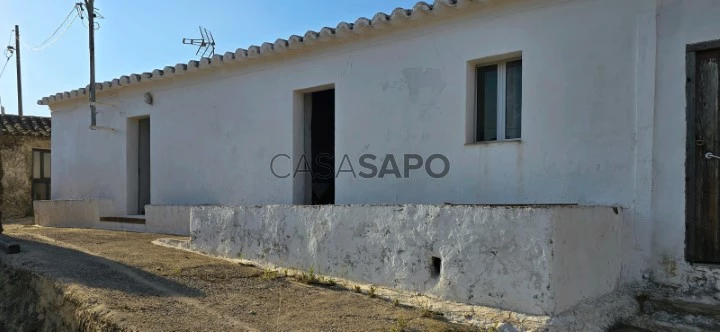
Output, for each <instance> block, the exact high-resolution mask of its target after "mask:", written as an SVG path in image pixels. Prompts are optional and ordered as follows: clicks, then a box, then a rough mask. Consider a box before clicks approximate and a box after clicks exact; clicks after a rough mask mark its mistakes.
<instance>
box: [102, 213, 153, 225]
mask: <svg viewBox="0 0 720 332" xmlns="http://www.w3.org/2000/svg"><path fill="white" fill-rule="evenodd" d="M100 221H104V222H121V223H126V224H145V216H144V215H127V216H109V217H100Z"/></svg>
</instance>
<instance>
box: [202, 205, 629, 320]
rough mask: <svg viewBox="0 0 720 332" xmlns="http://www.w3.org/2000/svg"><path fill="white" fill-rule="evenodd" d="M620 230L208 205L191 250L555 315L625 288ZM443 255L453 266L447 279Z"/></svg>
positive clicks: (440, 211) (436, 214)
mask: <svg viewBox="0 0 720 332" xmlns="http://www.w3.org/2000/svg"><path fill="white" fill-rule="evenodd" d="M621 226H622V215H621V211H619V210H617V209H613V208H610V207H576V206H534V207H489V206H440V205H396V206H368V205H335V206H291V205H265V206H240V207H224V206H198V207H193V208H192V210H191V223H190V233H191V238H192V240H191V243H190V246H191V247H192V248H193V249H195V250H198V251H201V252H205V253H208V254H211V255H217V256H223V257H231V258H239V257H242V258H244V259H250V260H256V261H260V262H264V263H270V264H274V265H278V266H284V267H289V268H297V269H303V270H308V269H310V268H313V269H314V271H316V273H321V274H325V275H331V276H336V277H341V278H346V279H349V280H356V281H358V282H366V283H374V284H377V285H384V286H389V287H395V288H398V289H403V290H409V291H418V292H424V293H429V294H433V295H436V296H439V297H441V298H445V299H448V300H453V301H459V302H465V303H470V304H476V305H486V306H492V307H498V308H502V309H508V310H514V311H518V312H524V313H530V314H546V315H551V314H557V313H560V312H562V311H564V310H566V309H569V308H571V307H572V306H573V305H575V304H577V303H578V302H579V301H582V300H584V299H590V298H594V297H597V296H600V295H602V294H605V293H608V292H610V291H612V290H614V289H615V288H616V286H617V283H618V278H619V275H620V267H621V252H620V248H621V243H620V234H621ZM432 257H437V258H440V259H441V262H442V263H441V272H440V274H439V275H438V276H434V275H433V272H432Z"/></svg>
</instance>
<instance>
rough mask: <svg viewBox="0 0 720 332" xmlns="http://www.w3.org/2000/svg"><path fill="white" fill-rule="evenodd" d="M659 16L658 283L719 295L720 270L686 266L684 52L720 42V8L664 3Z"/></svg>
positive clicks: (673, 0) (700, 0) (705, 2)
mask: <svg viewBox="0 0 720 332" xmlns="http://www.w3.org/2000/svg"><path fill="white" fill-rule="evenodd" d="M661 5H662V6H661V7H660V9H659V11H658V40H657V78H656V87H657V90H656V97H655V105H656V106H655V122H654V126H655V129H654V132H655V135H654V148H653V157H654V163H655V167H654V169H653V187H652V212H653V222H654V232H653V255H654V257H653V263H654V264H653V265H654V266H655V267H656V269H655V278H656V279H658V280H660V281H663V282H670V283H677V284H681V285H685V286H686V287H687V286H701V287H709V288H711V289H715V291H720V270H717V269H716V270H714V271H713V270H712V269H708V268H702V267H701V268H699V269H696V268H693V267H691V266H690V265H689V264H687V263H686V262H685V259H684V257H685V139H686V136H685V135H686V121H685V120H686V114H685V109H686V97H685V80H686V73H685V47H686V45H687V44H694V43H699V42H704V41H709V40H716V39H720V20H718V17H719V15H720V2H719V1H714V0H686V1H680V0H662V1H661Z"/></svg>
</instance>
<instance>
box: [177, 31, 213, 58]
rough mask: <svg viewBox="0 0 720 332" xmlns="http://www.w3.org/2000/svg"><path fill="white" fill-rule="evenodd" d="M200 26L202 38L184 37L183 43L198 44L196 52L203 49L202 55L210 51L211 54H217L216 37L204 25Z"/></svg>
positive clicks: (198, 52)
mask: <svg viewBox="0 0 720 332" xmlns="http://www.w3.org/2000/svg"><path fill="white" fill-rule="evenodd" d="M198 28H200V37H201V38H199V39H198V38H183V44H187V45H196V46H198V50H197V52H195V55H198V54H200V51H202V55H201V56H200V57H205V55H206V54H207V53H208V51H209V52H210V56H213V55H215V38H213V35H212V32H210V31H208V29H205V28H203V27H198Z"/></svg>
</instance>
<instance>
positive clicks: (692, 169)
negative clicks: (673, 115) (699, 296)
mask: <svg viewBox="0 0 720 332" xmlns="http://www.w3.org/2000/svg"><path fill="white" fill-rule="evenodd" d="M687 69H688V81H687V84H688V88H687V97H688V119H687V120H688V149H687V152H688V156H687V158H688V159H687V163H686V167H687V180H688V183H687V184H688V186H687V188H686V194H687V196H688V197H687V198H688V199H687V208H686V211H687V220H686V222H687V232H686V258H687V260H688V261H690V262H694V263H720V112H719V109H718V106H720V105H719V103H718V99H720V98H719V97H720V75H719V73H720V49H719V48H715V49H706V48H700V49H698V50H690V49H689V50H688V68H687Z"/></svg>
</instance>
